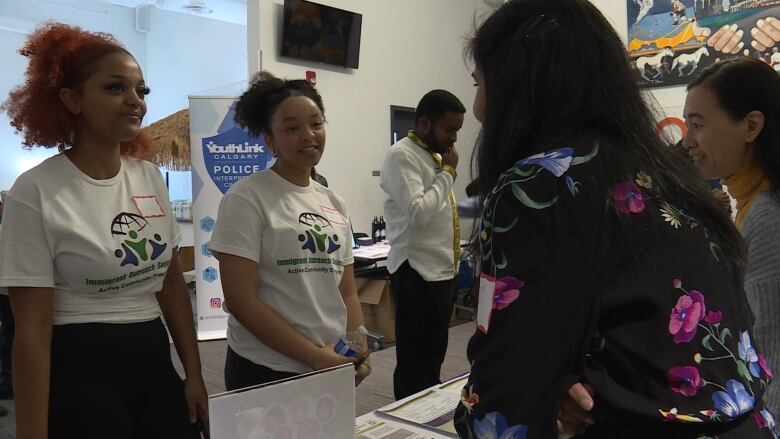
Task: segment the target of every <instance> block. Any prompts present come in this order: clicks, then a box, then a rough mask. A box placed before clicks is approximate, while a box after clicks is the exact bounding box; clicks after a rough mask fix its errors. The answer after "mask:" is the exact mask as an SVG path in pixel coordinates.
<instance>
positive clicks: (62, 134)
mask: <svg viewBox="0 0 780 439" xmlns="http://www.w3.org/2000/svg"><path fill="white" fill-rule="evenodd" d="M117 52H123V53H127V54H128V55H130V52H128V51H127V50H126V49H125V48H124V47H122V45H121V43H119V42H118V41H117V40H116V38H114V37H113V36H112V35H110V34H107V33H100V32H87V31H84V30H82V29H81V28H79V27H75V26H68V25H65V24H62V23H44V24H43V25H41V26H39V27H38V28H37V29H36V30H35V31H34V32H33V33H32V34H31V35H30V36H29V37H28V38H27V42H26V43H25V45H24V46H23V47H22V48H21V49H19V53H20V54H21V55H23V56H26V57H28V58H29V59H30V61H29V64H28V66H27V71H26V72H25V80H24V83H23V84H21V85H19V86H18V87H16V88H14V89H13V90H12V91H11V93H10V94H9V96H8V100H7V101H6V102H4V103H3V105H2V106H0V109H1V110H3V111H5V112H6V113H8V116H9V117H10V119H11V125H12V126H13V127H14V128H15V129H16V131H17V132H18V133H21V134H22V136H23V138H24V140H23V145H24V147H25V148H32V147H35V146H41V147H44V148H58V149H60V150H64V149H67V148H70V147H72V146H73V137H74V133H75V131H76V125H77V117H76V116H75V115H74V114H72V113H71V112H70V111H68V110H67V108H66V107H65V105H64V104H63V103H62V101H61V100H60V97H59V92H60V89H62V88H78V87H79V86H80V85H81V84H82V83H83V82H84V81H85V80H86V79H88V78H89V76H90V75H91V74H92V73H93V70H94V66H95V63H96V62H97V61H98V60H100V59H101V58H103V57H104V56H106V55H110V54H112V53H117ZM131 56H132V55H131ZM148 147H149V141H148V140H147V139H146V138H145V137H144V136H143V135H139V136H138V137H136V138H135V139H133V140H131V141H129V142H123V143H122V144H121V151H122V153H123V154H130V155H143V154H145V153H146V151H147V150H148Z"/></svg>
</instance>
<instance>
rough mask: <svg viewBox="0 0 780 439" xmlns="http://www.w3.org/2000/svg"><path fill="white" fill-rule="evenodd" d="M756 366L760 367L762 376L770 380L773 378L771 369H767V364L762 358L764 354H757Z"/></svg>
mask: <svg viewBox="0 0 780 439" xmlns="http://www.w3.org/2000/svg"><path fill="white" fill-rule="evenodd" d="M758 365H759V366H761V370H763V371H764V374H765V375H766V376H767V378H769V379H770V380H771V379H772V378H773V377H774V376H775V374H774V373H772V369H771V368H770V367H769V365H768V364H766V359H765V358H764V354H761V353H759V354H758Z"/></svg>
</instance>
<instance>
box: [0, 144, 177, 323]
mask: <svg viewBox="0 0 780 439" xmlns="http://www.w3.org/2000/svg"><path fill="white" fill-rule="evenodd" d="M179 240H180V236H179V228H178V225H177V224H176V223H175V222H174V220H173V216H172V215H171V210H170V203H169V202H168V191H167V189H166V188H165V183H164V182H163V180H162V176H161V175H160V171H159V170H158V169H157V167H156V166H154V165H153V164H151V163H149V162H146V161H143V160H139V159H134V158H130V157H122V161H121V167H120V170H119V172H118V173H117V175H116V176H114V177H112V178H110V179H107V180H95V179H93V178H90V177H89V176H87V175H86V174H84V173H83V172H81V170H79V169H78V168H77V167H76V165H74V164H73V163H72V162H71V161H70V159H68V158H67V156H65V155H64V154H58V155H56V156H54V157H51V158H49V159H47V160H45V161H44V162H43V163H41V164H40V165H38V166H36V167H35V168H33V169H31V170H29V171H27V172H25V173H24V174H22V175H21V176H20V177H19V178H18V179H17V180H16V182H15V183H14V185H13V187H12V188H11V191H10V192H9V193H8V196H7V197H6V199H5V211H4V212H3V227H2V229H0V286H2V287H42V288H54V324H55V325H63V324H69V323H90V322H102V323H131V322H142V321H148V320H152V319H155V318H157V317H159V316H160V307H159V305H158V304H157V300H156V297H155V293H156V292H158V291H160V289H161V288H162V284H163V279H164V277H165V273H166V271H167V268H168V265H169V264H170V261H171V251H172V249H173V248H174V247H176V246H177V245H178V243H179Z"/></svg>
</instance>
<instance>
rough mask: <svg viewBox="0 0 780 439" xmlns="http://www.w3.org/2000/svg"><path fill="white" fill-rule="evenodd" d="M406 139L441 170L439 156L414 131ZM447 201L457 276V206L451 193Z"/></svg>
mask: <svg viewBox="0 0 780 439" xmlns="http://www.w3.org/2000/svg"><path fill="white" fill-rule="evenodd" d="M406 137H408V138H409V140H411V141H412V142H414V144H415V145H417V146H419V147H420V148H422V149H424V150H425V151H427V152H428V153H429V154H430V155H431V157H432V158H433V161H434V163H436V166H438V167H439V168H440V169H441V168H443V166H442V162H441V154H438V153H436V152H434V151H433V150H432V149H431V148H430V147H429V146H428V145H426V144H425V142H423V141H422V140H420V138H419V137H417V135H415V134H414V131H409V133H408V134H407V135H406ZM454 172H455V170H454V169H452V172H451V173H452V174H453V178H454V177H455V174H454ZM449 199H450V209H451V210H452V231H453V237H452V251H453V254H454V255H455V259H454V261H453V264H454V269H455V274H457V273H458V268H459V267H458V262H459V261H460V220H459V219H458V205H457V203H456V202H455V195H454V194H453V193H452V191H450V193H449Z"/></svg>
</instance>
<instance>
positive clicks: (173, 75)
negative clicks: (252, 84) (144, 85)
mask: <svg viewBox="0 0 780 439" xmlns="http://www.w3.org/2000/svg"><path fill="white" fill-rule="evenodd" d="M150 28H151V30H150V31H149V32H148V33H147V34H145V35H146V50H147V61H148V62H147V68H146V70H144V74H145V75H146V77H147V81H148V82H149V85H150V86H151V88H152V94H150V95H149V98H148V105H149V110H148V112H147V116H146V120H147V121H148V122H153V121H156V120H158V119H162V118H163V117H165V116H168V115H170V114H173V113H175V112H177V111H179V110H182V109H184V108H188V106H189V101H188V100H187V96H189V95H191V94H196V93H200V92H202V91H205V90H210V89H213V88H216V87H219V86H222V85H225V84H229V83H233V82H236V81H242V80H245V79H246V41H247V38H246V26H243V25H240V24H235V23H228V22H226V21H218V20H212V19H209V18H205V17H200V16H196V15H191V14H182V13H177V12H171V11H167V10H163V9H158V8H152V15H151V26H150Z"/></svg>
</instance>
